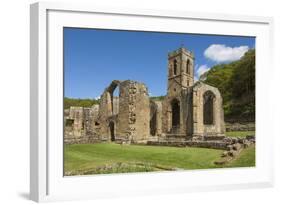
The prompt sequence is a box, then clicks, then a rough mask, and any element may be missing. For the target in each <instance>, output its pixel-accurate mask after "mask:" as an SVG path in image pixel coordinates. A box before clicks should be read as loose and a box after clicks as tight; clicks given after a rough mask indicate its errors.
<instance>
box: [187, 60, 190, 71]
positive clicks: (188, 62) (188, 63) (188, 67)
mask: <svg viewBox="0 0 281 205" xmlns="http://www.w3.org/2000/svg"><path fill="white" fill-rule="evenodd" d="M186 73H187V74H190V61H189V59H187V62H186Z"/></svg>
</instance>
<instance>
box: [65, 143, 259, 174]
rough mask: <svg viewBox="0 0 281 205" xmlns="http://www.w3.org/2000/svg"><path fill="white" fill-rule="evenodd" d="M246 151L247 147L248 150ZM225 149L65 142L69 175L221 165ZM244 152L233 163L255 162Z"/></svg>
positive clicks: (237, 164) (66, 166)
mask: <svg viewBox="0 0 281 205" xmlns="http://www.w3.org/2000/svg"><path fill="white" fill-rule="evenodd" d="M245 151H246V150H245ZM222 152H223V151H222V150H215V149H206V148H190V147H188V148H178V147H164V146H146V145H119V144H113V143H99V144H73V145H65V149H64V169H65V175H80V174H101V173H102V174H105V173H124V172H147V171H159V170H177V169H207V168H218V167H219V166H217V165H215V164H214V162H215V161H216V160H218V159H220V156H221V154H222ZM251 152H254V150H250V151H249V153H248V152H247V151H246V152H245V153H244V152H243V153H242V154H243V156H245V157H244V158H245V159H244V158H242V159H237V160H235V162H233V164H230V165H229V166H239V165H240V164H241V165H244V166H247V163H252V161H251V160H247V159H246V158H247V155H249V154H250V155H252V154H251Z"/></svg>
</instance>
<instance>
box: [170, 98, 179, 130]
mask: <svg viewBox="0 0 281 205" xmlns="http://www.w3.org/2000/svg"><path fill="white" fill-rule="evenodd" d="M171 107H172V128H178V127H179V126H180V102H179V101H178V100H177V99H174V100H172V101H171Z"/></svg>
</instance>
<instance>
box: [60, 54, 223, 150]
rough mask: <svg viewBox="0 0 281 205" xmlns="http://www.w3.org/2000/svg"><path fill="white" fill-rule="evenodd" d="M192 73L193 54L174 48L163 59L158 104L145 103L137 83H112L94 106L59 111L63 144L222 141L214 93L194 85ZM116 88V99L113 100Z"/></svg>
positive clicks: (218, 103) (219, 103)
mask: <svg viewBox="0 0 281 205" xmlns="http://www.w3.org/2000/svg"><path fill="white" fill-rule="evenodd" d="M193 74H194V55H193V53H192V52H190V51H188V50H187V49H185V48H179V49H177V50H176V51H173V52H171V53H169V54H168V82H167V85H168V86H167V95H166V96H165V98H164V100H162V101H159V100H158V101H154V100H150V99H149V95H148V90H147V87H146V86H145V84H143V83H140V82H137V81H132V80H125V81H119V80H113V81H112V82H111V83H110V85H109V86H108V87H107V88H105V90H104V92H103V93H102V95H101V98H100V103H99V105H94V106H93V107H91V108H82V107H71V108H70V109H69V110H66V111H65V141H67V142H100V141H116V142H126V143H146V142H147V141H148V140H153V141H163V142H165V141H166V142H169V143H172V142H185V141H200V140H201V141H204V140H205V141H206V140H220V139H222V138H224V134H225V125H224V113H223V108H222V97H221V95H220V92H219V90H218V89H217V88H215V87H212V86H210V85H207V84H204V83H203V82H200V81H199V82H196V83H195V84H194V79H193V77H194V76H193ZM117 88H119V94H118V96H114V95H113V93H114V91H115V90H116V89H117ZM207 94H208V95H207ZM199 144H200V143H199ZM201 144H204V143H201ZM201 144H200V146H201ZM216 146H217V145H216Z"/></svg>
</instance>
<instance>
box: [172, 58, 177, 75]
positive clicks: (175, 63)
mask: <svg viewBox="0 0 281 205" xmlns="http://www.w3.org/2000/svg"><path fill="white" fill-rule="evenodd" d="M173 67H174V75H177V60H176V59H175V60H174V65H173Z"/></svg>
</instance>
